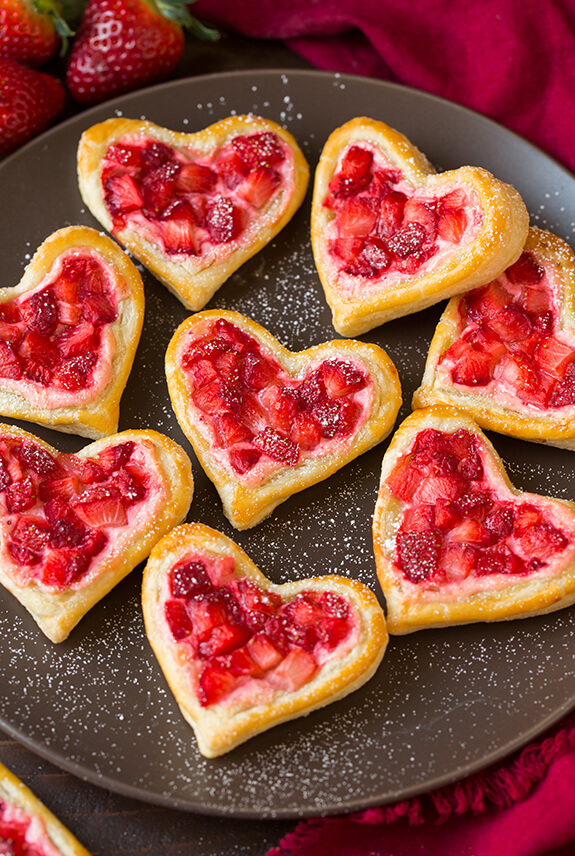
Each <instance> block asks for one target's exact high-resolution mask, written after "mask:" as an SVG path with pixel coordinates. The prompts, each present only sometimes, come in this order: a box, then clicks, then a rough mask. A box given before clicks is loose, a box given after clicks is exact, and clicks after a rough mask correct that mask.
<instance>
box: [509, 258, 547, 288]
mask: <svg viewBox="0 0 575 856" xmlns="http://www.w3.org/2000/svg"><path fill="white" fill-rule="evenodd" d="M544 273H545V271H544V270H543V268H542V267H541V265H540V264H539V263H538V262H536V261H535V259H534V258H533V256H532V255H531V253H529V252H525V253H522V254H521V255H520V256H519V258H518V260H517V261H516V262H515V263H514V264H512V265H511V266H510V267H508V268H507V270H506V271H505V274H506V276H507V279H508V280H509V282H512V283H514V284H516V285H537V283H539V282H541V280H542V279H543V276H544Z"/></svg>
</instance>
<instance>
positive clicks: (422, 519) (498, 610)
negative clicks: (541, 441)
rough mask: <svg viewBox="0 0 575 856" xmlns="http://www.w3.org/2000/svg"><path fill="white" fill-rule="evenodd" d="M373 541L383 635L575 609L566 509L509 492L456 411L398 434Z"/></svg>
mask: <svg viewBox="0 0 575 856" xmlns="http://www.w3.org/2000/svg"><path fill="white" fill-rule="evenodd" d="M469 438H471V441H472V442H471V443H468V439H469ZM458 449H459V452H460V453H461V450H462V449H465V450H466V451H465V455H463V454H460V453H458V452H457V450H458ZM453 456H455V457H453ZM410 467H411V468H412V469H411V470H410ZM461 474H466V478H464V480H463V481H462V482H461V481H460V476H461ZM373 542H374V552H375V561H376V567H377V575H378V578H379V581H380V583H381V586H382V589H383V592H384V595H385V600H386V604H387V623H388V630H389V632H390V634H405V633H411V632H413V631H416V630H421V629H425V628H432V627H447V626H450V625H456V624H466V623H469V622H478V621H487V622H490V621H501V620H505V619H513V618H526V617H529V616H533V615H542V614H545V613H548V612H553V611H555V610H558V609H562V608H563V607H566V606H570V605H571V604H572V603H573V602H575V503H572V502H568V501H565V500H559V499H551V498H549V497H544V496H539V495H537V494H531V493H526V492H523V491H521V490H519V489H517V488H515V487H513V485H512V484H511V482H510V481H509V478H508V476H507V474H506V472H505V468H504V464H503V462H502V460H501V458H500V457H499V455H498V454H497V452H496V451H495V449H494V448H493V446H492V444H491V443H490V442H489V440H488V439H487V437H486V436H485V435H484V434H483V432H482V431H481V429H480V428H479V427H478V426H477V424H476V423H475V422H474V421H473V420H472V419H471V418H470V417H469V416H467V415H465V414H464V413H462V412H460V411H457V410H455V409H454V408H450V407H447V406H442V405H436V406H434V407H430V408H425V409H422V410H417V411H415V412H414V413H412V414H411V415H410V416H409V417H408V418H407V419H406V420H405V421H404V422H403V423H402V424H401V425H400V427H399V428H398V430H397V431H396V433H395V435H394V437H393V439H392V441H391V444H390V446H389V448H388V450H387V452H386V454H385V456H384V459H383V463H382V469H381V481H380V488H379V493H378V497H377V501H376V506H375V511H374V517H373Z"/></svg>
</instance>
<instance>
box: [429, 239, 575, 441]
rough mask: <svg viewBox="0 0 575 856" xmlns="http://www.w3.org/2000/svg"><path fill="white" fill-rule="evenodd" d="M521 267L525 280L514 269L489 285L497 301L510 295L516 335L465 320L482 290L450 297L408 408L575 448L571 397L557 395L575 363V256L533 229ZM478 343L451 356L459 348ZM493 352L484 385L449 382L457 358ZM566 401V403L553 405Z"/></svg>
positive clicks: (574, 398)
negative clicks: (455, 415)
mask: <svg viewBox="0 0 575 856" xmlns="http://www.w3.org/2000/svg"><path fill="white" fill-rule="evenodd" d="M521 264H523V265H524V267H525V274H522V268H521V267H517V268H516V269H515V273H514V275H513V276H511V275H510V274H503V275H502V276H501V277H499V278H498V280H496V281H495V282H494V283H493V284H492V287H493V288H494V289H495V292H494V294H495V297H497V289H498V288H499V287H500V286H501V287H503V288H507V289H510V291H511V292H512V293H513V298H512V297H511V293H510V294H509V295H508V298H507V303H506V304H505V305H506V306H507V308H505V309H504V312H507V313H509V314H511V312H512V310H513V309H515V310H517V312H518V313H519V315H518V320H517V322H516V323H517V332H515V331H514V330H513V329H511V330H510V331H509V330H507V329H503V330H501V329H499V327H500V325H499V324H498V323H497V324H494V323H493V322H492V323H491V324H490V323H489V320H486V321H485V322H478V321H477V320H476V319H475V318H472V317H469V318H467V314H468V313H467V312H466V310H465V306H466V304H467V302H468V301H469V300H471V301H474V300H476V299H480V298H481V295H482V292H483V291H484V290H483V289H480V290H478V291H477V292H476V293H475V292H474V293H473V294H469V295H463V296H459V297H454V298H452V299H451V300H450V301H449V303H448V305H447V307H446V309H445V311H444V313H443V315H442V316H441V319H440V321H439V323H438V325H437V328H436V330H435V334H434V336H433V339H432V341H431V345H430V348H429V353H428V357H427V361H426V365H425V372H424V375H423V378H422V382H421V386H420V387H419V389H417V390H416V392H415V394H414V396H413V407H414V408H417V407H428V406H430V405H432V404H447V405H451V406H454V407H457V408H458V409H460V410H464V411H465V412H466V413H468V414H469V415H470V416H471V417H472V418H473V419H474V420H475V421H476V422H477V424H478V425H480V426H481V427H482V428H484V429H486V430H489V431H497V432H499V433H501V434H508V435H510V436H512V437H519V438H521V439H522V440H531V441H533V442H541V443H548V444H550V445H554V446H559V447H562V448H567V449H575V396H571V395H568V396H566V397H561V395H559V396H558V395H557V393H556V392H555V391H556V390H559V393H560V390H561V383H562V378H564V377H565V373H566V367H568V366H569V365H571V364H572V363H573V361H574V360H575V312H574V305H575V255H574V254H573V251H572V249H571V248H570V247H569V245H568V244H566V243H565V241H563V240H562V239H561V238H559V237H558V236H557V235H554V234H553V233H551V232H548V231H544V230H541V229H537V228H535V227H532V228H531V229H530V230H529V236H528V239H527V242H526V244H525V250H524V255H523V256H522V258H521V259H520V261H519V263H518V265H521ZM512 270H513V269H512ZM481 299H482V298H481ZM509 307H511V308H509ZM524 307H526V310H527V320H526V315H525V312H524V311H523V308H524ZM550 319H552V320H550ZM486 328H487V330H486ZM539 330H540V331H541V332H539ZM485 332H487V333H488V338H487V339H485ZM476 340H477V343H476V344H473V345H471V344H470V346H469V348H467V347H466V348H465V350H462V355H461V356H460V357H457V356H456V349H457V348H459V347H460V346H461V345H462V344H463V343H465V342H467V341H469V342H470V343H471V342H475V341H476ZM482 342H484V344H482ZM494 346H495V348H496V349H497V353H496V355H495V356H494V357H493V360H492V363H493V364H495V361H496V360H497V361H498V365H496V366H495V367H493V368H492V367H491V363H490V367H489V376H488V375H486V376H485V378H484V379H483V380H484V381H485V382H483V381H481V380H480V382H479V383H477V382H476V381H475V378H473V380H472V381H471V382H465V383H464V382H458V383H456V382H454V378H453V370H454V367H455V366H456V364H457V363H458V361H459V360H460V359H466V358H469V357H471V358H473V357H476V358H479V359H483V357H484V355H485V354H486V353H489V352H490V351H491V350H493V348H494ZM475 349H477V350H475ZM499 351H501V352H502V353H499ZM518 360H519V361H520V362H517V361H518ZM506 366H508V367H509V370H507V368H506ZM520 369H523V371H520ZM461 380H467V378H466V377H465V376H463V377H462V378H461ZM566 383H567V381H563V384H566ZM558 384H559V387H558ZM574 389H575V385H574ZM554 393H555V397H554ZM570 399H572V401H571V403H569V404H563V406H558V404H559V403H561V401H568V400H570ZM553 401H557V402H558V404H555V405H554V404H553Z"/></svg>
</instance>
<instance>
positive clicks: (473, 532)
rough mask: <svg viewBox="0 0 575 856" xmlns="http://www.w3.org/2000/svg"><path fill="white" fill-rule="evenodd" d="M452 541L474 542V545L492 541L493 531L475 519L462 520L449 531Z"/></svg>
mask: <svg viewBox="0 0 575 856" xmlns="http://www.w3.org/2000/svg"><path fill="white" fill-rule="evenodd" d="M449 539H450V541H451V542H452V543H455V544H457V543H460V544H461V543H465V544H475V545H476V546H480V545H488V544H491V543H493V540H494V538H493V533H492V532H491V531H490V530H489V529H487V527H486V526H483V524H481V523H478V522H477V521H476V520H471V519H467V520H462V521H461V522H460V523H458V524H457V525H456V526H455V527H454V528H453V529H452V530H451V532H450V533H449Z"/></svg>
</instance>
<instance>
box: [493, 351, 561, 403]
mask: <svg viewBox="0 0 575 856" xmlns="http://www.w3.org/2000/svg"><path fill="white" fill-rule="evenodd" d="M494 377H495V378H496V380H498V381H499V382H500V383H507V384H509V385H510V386H512V387H513V389H514V391H515V393H516V395H517V396H518V397H519V398H520V399H521V400H522V401H525V402H526V403H530V404H536V405H539V406H544V405H545V404H546V403H547V400H548V398H549V395H550V393H551V387H552V383H553V381H552V378H546V377H545V376H544V375H543V374H541V373H540V372H538V371H537V369H536V367H535V365H534V363H533V362H532V360H531V359H530V358H529V357H528V356H526V355H523V354H513V353H509V354H507V355H506V356H505V357H503V359H502V360H500V362H499V363H498V364H497V366H496V367H495V369H494Z"/></svg>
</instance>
